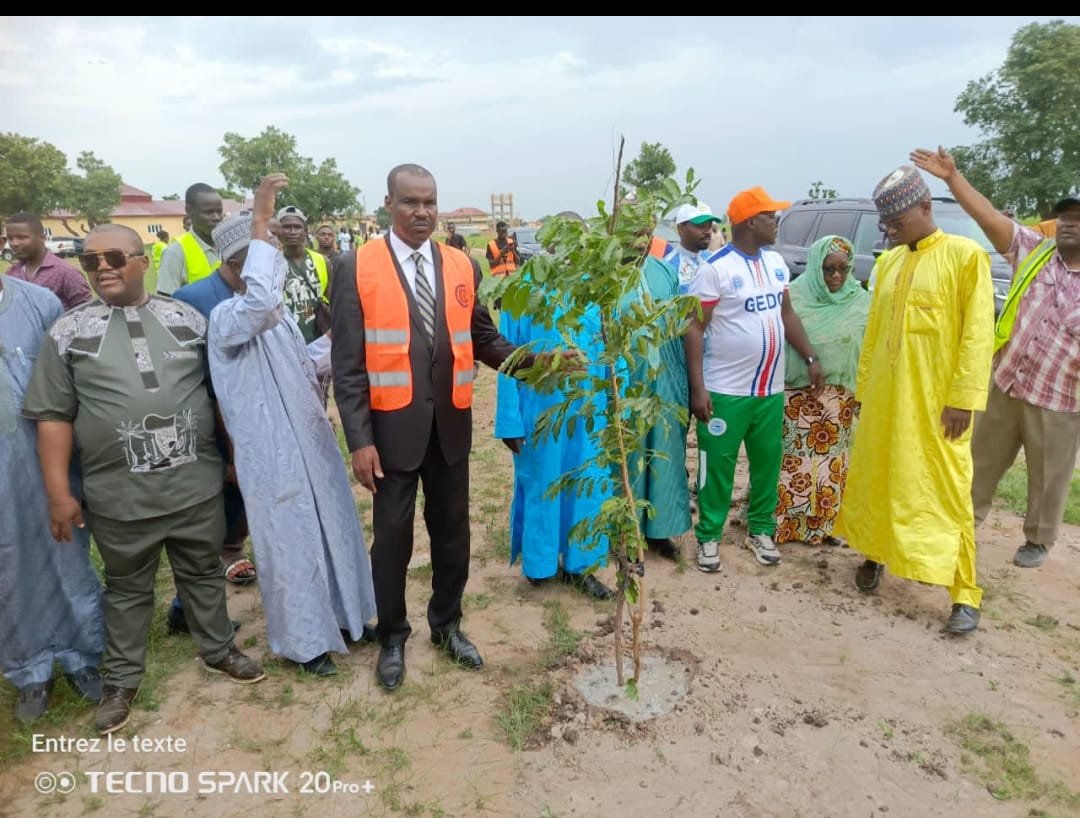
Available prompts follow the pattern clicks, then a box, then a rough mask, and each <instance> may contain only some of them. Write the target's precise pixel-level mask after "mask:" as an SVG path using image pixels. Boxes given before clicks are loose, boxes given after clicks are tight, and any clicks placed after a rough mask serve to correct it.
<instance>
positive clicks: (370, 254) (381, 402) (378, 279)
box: [356, 238, 476, 412]
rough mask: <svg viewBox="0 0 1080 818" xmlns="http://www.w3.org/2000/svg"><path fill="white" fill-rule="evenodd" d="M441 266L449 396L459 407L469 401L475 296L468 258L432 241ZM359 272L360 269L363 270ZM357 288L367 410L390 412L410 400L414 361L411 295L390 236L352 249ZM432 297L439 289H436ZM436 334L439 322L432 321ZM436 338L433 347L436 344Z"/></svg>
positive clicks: (403, 405)
mask: <svg viewBox="0 0 1080 818" xmlns="http://www.w3.org/2000/svg"><path fill="white" fill-rule="evenodd" d="M431 247H432V252H433V253H434V254H435V256H436V258H438V259H440V260H441V264H437V265H436V266H437V267H440V268H441V270H442V276H441V284H442V288H441V294H442V301H443V315H444V318H445V321H446V329H447V335H446V336H443V338H444V339H446V338H448V339H449V341H450V352H451V353H452V358H453V373H454V377H453V389H452V393H451V398H452V401H453V404H454V406H455V407H456V408H458V409H468V408H469V407H470V406H471V405H472V394H473V380H474V377H475V373H474V372H473V349H472V311H473V300H474V298H475V296H476V292H475V291H476V283H475V280H474V278H473V267H472V262H471V261H470V260H469V259H468V257H467V256H466V255H465V254H464V253H462V252H461V251H460V250H455V249H454V248H453V247H446V246H441V247H440V246H436V245H435V244H434V243H432V245H431ZM361 271H362V272H361ZM356 291H357V293H358V294H359V296H360V309H361V310H362V311H363V313H364V350H365V352H364V362H365V365H366V368H367V374H368V384H369V386H370V390H369V399H370V401H371V408H372V409H375V410H378V411H381V412H390V411H393V410H395V409H404V408H405V407H406V406H408V405H409V404H410V403H412V398H413V389H412V365H411V362H410V360H409V345H410V343H411V340H412V327H411V323H410V316H409V298H408V296H407V295H406V293H405V288H404V287H403V286H402V282H401V279H400V277H399V276H398V271H397V266H396V265H395V264H394V259H393V257H392V256H391V253H390V241H389V238H385V239H382V240H377V241H370V242H368V243H367V244H364V245H363V246H362V247H361V248H360V249H359V250H357V251H356ZM436 291H437V292H436V298H438V296H439V288H436ZM435 327H436V333H438V332H439V330H440V329H441V324H440V323H439V322H438V320H436V323H435ZM439 340H440V339H439V338H436V341H435V346H436V348H438V346H439Z"/></svg>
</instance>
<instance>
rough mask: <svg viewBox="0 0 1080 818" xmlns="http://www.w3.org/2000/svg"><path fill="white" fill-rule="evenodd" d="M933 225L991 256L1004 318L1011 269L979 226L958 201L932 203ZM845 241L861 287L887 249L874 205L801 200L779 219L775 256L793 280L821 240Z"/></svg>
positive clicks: (861, 201)
mask: <svg viewBox="0 0 1080 818" xmlns="http://www.w3.org/2000/svg"><path fill="white" fill-rule="evenodd" d="M933 203H934V221H935V222H936V223H937V226H938V227H940V228H941V229H942V230H944V231H945V232H946V233H953V234H955V235H959V236H967V237H968V238H970V239H974V240H975V241H977V242H978V243H979V244H980V245H982V247H983V248H985V249H986V251H987V252H988V253H989V254H990V274H991V276H992V278H993V280H994V312H995V314H996V313H999V312H1001V308H1002V307H1003V306H1004V304H1005V297H1006V296H1007V295H1008V293H1009V282H1010V281H1011V280H1012V268H1011V267H1010V266H1009V263H1008V262H1007V261H1006V260H1005V258H1004V257H1003V256H1002V255H1001V254H1000V253H997V252H995V250H994V248H993V246H991V244H990V242H989V240H988V239H987V238H986V236H985V235H983V232H982V230H980V229H979V226H978V224H976V223H975V220H974V219H972V218H971V216H969V215H968V214H967V213H965V212H964V209H963V208H962V207H960V205H959V204H958V203H957V201H956V200H955V199H950V198H947V197H934V199H933ZM828 235H835V236H843V237H844V238H847V239H849V240H850V241H851V243H852V244H853V245H854V247H855V260H854V265H855V270H854V276H855V278H857V279H858V280H859V281H860V282H862V284H863V286H866V284H867V282H868V280H869V278H870V270H871V269H872V268H873V266H874V260H875V259H876V258H877V256H878V255H879V254H880V253H881V251H882V250H883V249H884V248H885V247H886V246H887V245H886V241H885V233H884V231H883V230H882V229H881V226H880V224H879V223H878V214H877V208H875V207H874V200H873V199H860V198H850V199H848V198H835V199H800V200H799V201H797V202H792V204H791V207H789V208H788V209H787V210H785V211H784V212H783V213H782V214H781V216H780V230H779V233H778V234H777V237H776V244H775V245H774V246H773V248H772V249H773V250H775V251H776V252H778V253H779V254H780V255H781V256H783V257H784V261H785V262H786V263H787V266H788V269H789V270H791V277H792V279H795V278H798V276H799V274H800V273H802V272H803V270H804V269H806V252H807V249H808V248H809V247H810V245H811V244H813V243H814V242H815V241H817V240H818V239H819V238H821V237H822V236H828Z"/></svg>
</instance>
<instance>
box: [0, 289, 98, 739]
mask: <svg viewBox="0 0 1080 818" xmlns="http://www.w3.org/2000/svg"><path fill="white" fill-rule="evenodd" d="M62 313H63V308H62V307H61V306H60V301H59V299H57V297H56V296H55V295H53V294H52V293H51V292H50V291H49V290H47V289H45V288H44V287H39V286H38V285H36V284H28V283H26V282H24V281H19V280H17V279H14V278H11V277H10V276H3V277H2V280H0V497H2V498H3V503H4V510H3V511H2V512H0V669H2V670H3V673H4V676H5V677H6V678H7V680H8V681H10V682H11V683H12V684H13V685H15V687H16V688H18V690H19V697H18V702H17V704H16V709H15V712H16V718H17V719H18V720H19V721H31V720H32V719H34V718H36V717H38V716H40V715H41V714H42V713H44V712H45V709H46V708H47V707H48V700H49V692H50V690H51V688H52V683H53V682H52V679H53V663H54V662H59V663H60V667H61V669H62V670H63V671H64V674H65V675H66V676H67V677H68V679H69V681H71V682H72V684H73V685H74V686H75V688H76V689H77V690H78V692H79V693H80V694H81V695H83V696H84V697H86V698H90V699H92V700H95V699H97V698H100V697H101V676H100V674H99V672H98V665H99V664H100V663H101V652H102V650H103V648H104V641H105V634H104V625H103V622H102V593H101V582H100V580H99V579H98V577H97V574H96V573H94V569H93V567H91V565H90V559H89V547H90V532H89V530H88V529H86V528H75V529H73V536H72V537H71V539H70V540H67V541H63V542H57V541H56V540H55V539H53V536H52V534H51V533H50V531H49V508H48V505H49V503H48V497H47V496H46V494H45V486H44V483H43V482H42V476H41V466H40V464H39V463H38V456H37V425H36V424H35V423H34V422H33V421H32V420H27V419H26V418H23V417H20V408H21V406H22V402H23V395H24V394H25V392H26V384H27V382H29V380H30V371H31V369H32V367H33V363H34V359H35V358H36V357H37V352H38V347H39V346H40V344H41V340H42V338H44V337H45V332H46V331H47V330H48V328H49V327H50V326H51V325H52V323H53V322H54V321H55V320H56V319H57V318H59V317H60V315H61V314H62ZM74 472H75V470H73V474H72V496H74V497H80V496H81V488H80V486H79V484H78V480H77V476H76V475H75V473H74Z"/></svg>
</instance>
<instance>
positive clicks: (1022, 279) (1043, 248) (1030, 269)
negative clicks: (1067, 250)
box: [994, 239, 1057, 352]
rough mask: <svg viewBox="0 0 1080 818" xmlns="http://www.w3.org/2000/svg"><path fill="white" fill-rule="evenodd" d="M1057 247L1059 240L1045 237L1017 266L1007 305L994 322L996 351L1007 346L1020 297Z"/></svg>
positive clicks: (1018, 307) (1006, 301)
mask: <svg viewBox="0 0 1080 818" xmlns="http://www.w3.org/2000/svg"><path fill="white" fill-rule="evenodd" d="M1056 247H1057V242H1055V241H1054V240H1053V239H1043V240H1042V241H1041V242H1039V243H1038V244H1037V245H1036V246H1035V249H1034V250H1032V251H1031V252H1030V253H1028V254H1027V255H1026V256H1025V257H1024V260H1023V261H1021V262H1020V266H1018V267H1017V268H1016V275H1014V276H1013V280H1012V286H1011V287H1010V288H1009V295H1008V296H1007V297H1006V298H1005V306H1004V307H1002V308H1001V315H999V316H998V320H997V322H996V323H995V324H994V352H997V351H998V350H999V349H1001V348H1002V347H1003V346H1005V344H1007V343H1008V341H1009V338H1011V337H1012V329H1013V324H1015V323H1016V313H1017V312H1018V311H1019V309H1020V299H1021V298H1022V297H1023V295H1024V293H1025V292H1027V288H1028V287H1029V286H1031V282H1032V281H1034V280H1035V276H1036V275H1037V274H1038V272H1039V270H1041V269H1042V268H1043V267H1045V266H1046V263H1047V262H1048V261H1050V257H1051V256H1052V255H1054V249H1055V248H1056Z"/></svg>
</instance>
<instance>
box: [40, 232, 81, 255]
mask: <svg viewBox="0 0 1080 818" xmlns="http://www.w3.org/2000/svg"><path fill="white" fill-rule="evenodd" d="M45 249H46V250H49V251H50V252H51V253H53V254H55V255H57V256H60V258H69V257H71V256H77V255H79V253H81V252H82V250H83V240H82V239H81V238H79V237H78V236H48V237H47V238H46V239H45Z"/></svg>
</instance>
